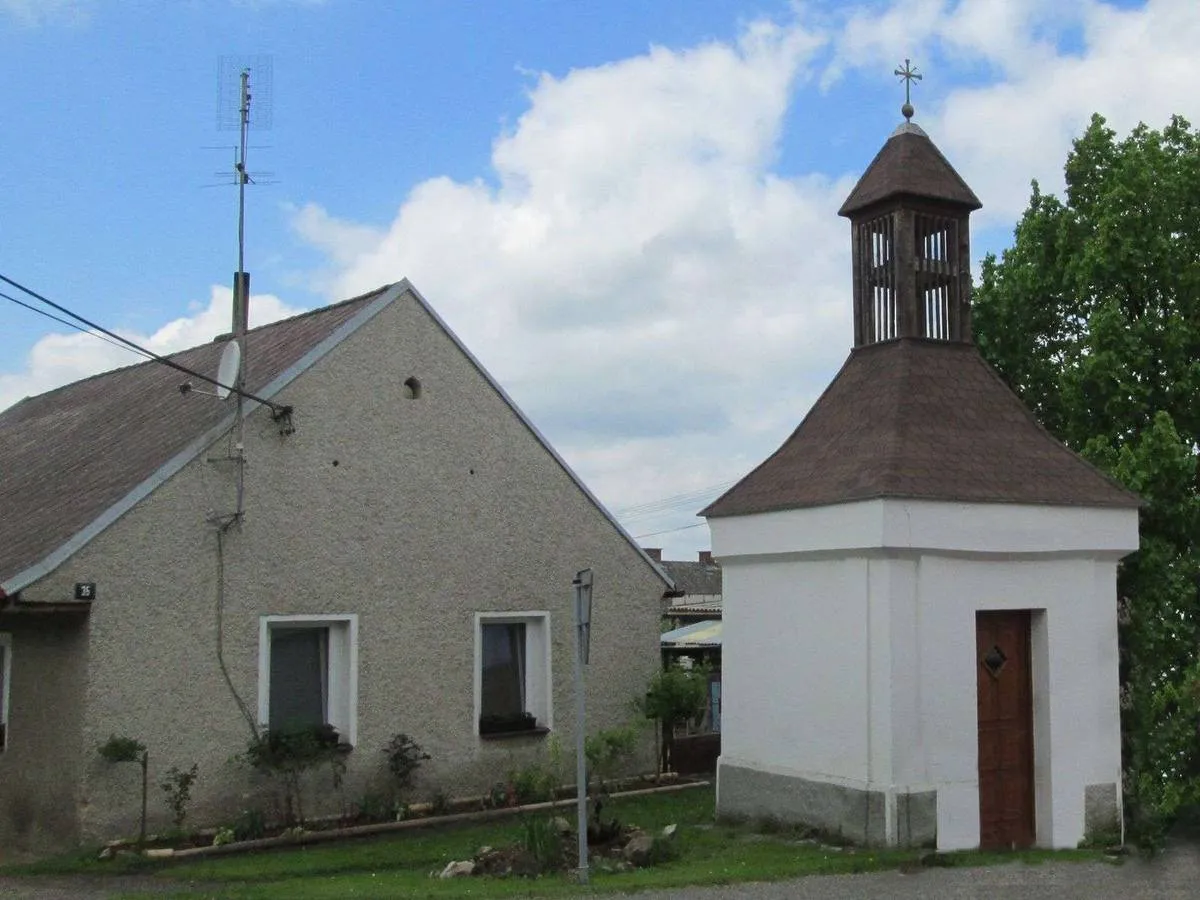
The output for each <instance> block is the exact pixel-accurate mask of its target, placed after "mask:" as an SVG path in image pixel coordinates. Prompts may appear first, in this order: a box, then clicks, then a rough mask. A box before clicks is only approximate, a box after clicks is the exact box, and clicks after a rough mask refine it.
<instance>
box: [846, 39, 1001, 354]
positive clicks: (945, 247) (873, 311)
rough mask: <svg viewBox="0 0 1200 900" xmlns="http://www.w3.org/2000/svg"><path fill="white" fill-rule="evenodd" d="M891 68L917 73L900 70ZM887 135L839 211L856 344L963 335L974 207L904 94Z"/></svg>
mask: <svg viewBox="0 0 1200 900" xmlns="http://www.w3.org/2000/svg"><path fill="white" fill-rule="evenodd" d="M896 74H898V75H901V76H902V77H906V78H907V79H909V80H911V79H912V78H920V75H917V74H916V73H915V72H914V71H913V70H911V69H910V68H909V67H908V63H907V60H906V61H905V68H904V70H897V73H896ZM901 112H902V113H903V114H904V119H905V121H904V123H903V124H902V125H900V126H899V127H897V128H896V130H895V131H894V132H892V135H891V137H890V138H889V139H888V141H887V143H886V144H884V145H883V149H881V150H880V151H879V153H878V154H877V155H876V156H875V159H874V160H872V162H871V165H870V166H868V167H867V170H866V172H864V173H863V176H862V178H861V179H860V180H859V182H858V184H857V185H856V186H855V188H854V190H853V191H852V192H851V194H850V196H849V197H847V198H846V202H845V203H843V204H842V208H841V209H839V210H838V215H841V216H845V217H846V218H848V219H849V220H850V226H851V234H852V241H853V248H852V260H853V279H852V280H853V289H854V346H855V347H863V346H866V345H867V344H874V343H878V342H879V341H889V340H893V339H895V338H903V337H910V338H928V339H931V340H937V341H956V342H970V340H971V264H970V260H971V234H970V226H969V224H968V217H969V216H970V215H971V212H972V211H974V210H976V209H979V208H980V206H981V205H982V204H981V203H980V202H979V198H978V197H976V196H975V194H974V192H973V191H972V190H971V189H970V188H969V187H968V186H967V183H966V182H965V181H963V179H962V178H961V176H959V174H958V173H957V172H955V171H954V167H953V166H951V165H950V163H949V162H947V160H946V157H944V156H942V154H941V152H940V151H939V150H938V149H937V147H935V146H934V144H933V141H931V140H930V139H929V136H928V135H927V134H925V132H924V131H923V130H921V128H920V126H918V125H914V124H913V123H912V115H913V107H912V104H911V103H910V102H908V98H907V97H906V99H905V103H904V106H903V107H902V108H901Z"/></svg>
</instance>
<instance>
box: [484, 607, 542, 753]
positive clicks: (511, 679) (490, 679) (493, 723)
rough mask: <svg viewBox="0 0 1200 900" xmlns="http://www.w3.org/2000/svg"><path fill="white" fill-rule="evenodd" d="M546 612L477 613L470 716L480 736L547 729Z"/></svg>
mask: <svg viewBox="0 0 1200 900" xmlns="http://www.w3.org/2000/svg"><path fill="white" fill-rule="evenodd" d="M549 632H550V616H549V613H544V612H536V613H479V614H477V616H476V629H475V660H476V664H475V712H476V720H477V723H478V727H479V734H480V735H484V736H487V735H497V734H513V733H521V732H528V731H536V730H545V729H549V728H550V727H551V725H550V723H551V710H550V641H549Z"/></svg>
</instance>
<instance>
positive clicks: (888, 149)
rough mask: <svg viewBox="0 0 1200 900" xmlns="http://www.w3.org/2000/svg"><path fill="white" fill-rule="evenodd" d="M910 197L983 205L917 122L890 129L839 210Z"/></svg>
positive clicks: (845, 212)
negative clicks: (886, 139) (889, 133)
mask: <svg viewBox="0 0 1200 900" xmlns="http://www.w3.org/2000/svg"><path fill="white" fill-rule="evenodd" d="M899 197H911V198H919V199H927V200H936V201H941V202H943V203H953V204H956V205H959V206H964V207H966V208H967V209H969V210H976V209H979V208H980V207H982V206H983V204H982V203H980V202H979V198H978V197H976V196H975V192H974V191H972V190H971V188H970V187H968V186H967V183H966V182H965V181H963V179H962V176H961V175H959V174H958V173H957V172H956V171H954V166H952V165H950V163H949V161H948V160H947V159H946V157H944V156H942V152H941V151H940V150H938V148H937V147H936V146H934V143H933V141H931V140H930V139H929V135H927V134H926V133H925V132H924V131H923V130H922V129H921V127H920V126H919V125H914V124H912V123H911V122H905V123H904V124H903V125H901V126H900V127H898V128H897V129H896V130H895V131H893V132H892V136H891V137H890V138H888V141H887V143H886V144H884V145H883V149H881V150H880V151H879V152H878V153H876V154H875V158H874V159H873V160H871V164H870V165H869V166H867V170H866V171H865V172H863V175H862V178H860V179H859V180H858V184H856V185H855V186H854V190H852V191H851V192H850V196H849V197H847V198H846V202H845V203H843V204H842V208H841V209H839V210H838V215H839V216H852V215H854V214H855V213H858V212H861V211H863V210H865V209H867V208H868V207H871V206H875V205H876V204H880V203H883V202H884V201H887V200H894V199H896V198H899Z"/></svg>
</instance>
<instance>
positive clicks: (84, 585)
mask: <svg viewBox="0 0 1200 900" xmlns="http://www.w3.org/2000/svg"><path fill="white" fill-rule="evenodd" d="M75 599H76V600H95V599H96V582H94V581H77V582H75Z"/></svg>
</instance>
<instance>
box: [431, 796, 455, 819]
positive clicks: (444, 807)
mask: <svg viewBox="0 0 1200 900" xmlns="http://www.w3.org/2000/svg"><path fill="white" fill-rule="evenodd" d="M429 811H430V812H431V813H433V814H434V815H435V816H444V815H445V814H446V813H448V812H449V811H450V798H449V797H448V796H446V792H445V791H438V792H437V793H436V794H434V795H433V799H432V800H431V801H430V802H429Z"/></svg>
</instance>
